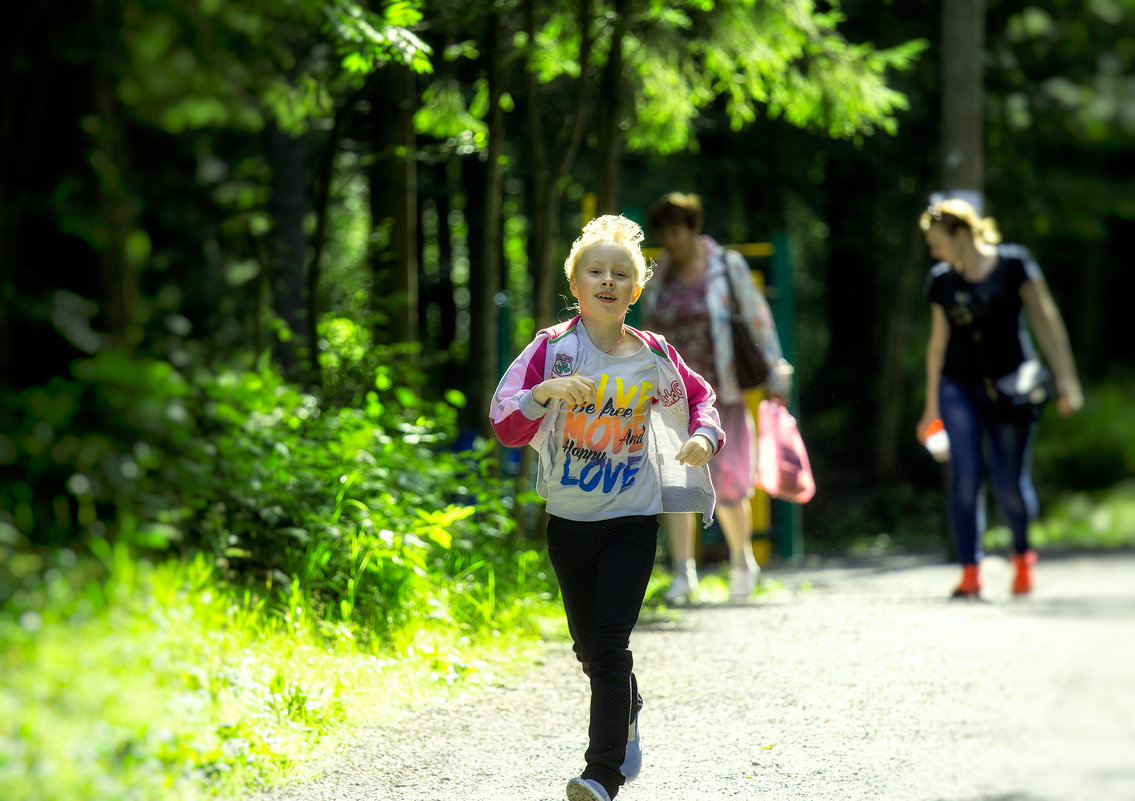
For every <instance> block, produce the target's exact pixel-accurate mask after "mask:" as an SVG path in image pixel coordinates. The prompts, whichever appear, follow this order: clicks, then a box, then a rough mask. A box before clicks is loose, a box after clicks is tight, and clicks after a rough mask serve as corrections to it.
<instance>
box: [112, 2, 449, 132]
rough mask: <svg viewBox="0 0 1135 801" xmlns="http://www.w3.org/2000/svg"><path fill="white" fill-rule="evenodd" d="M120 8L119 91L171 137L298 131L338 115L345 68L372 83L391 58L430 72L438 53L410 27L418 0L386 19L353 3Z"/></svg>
mask: <svg viewBox="0 0 1135 801" xmlns="http://www.w3.org/2000/svg"><path fill="white" fill-rule="evenodd" d="M121 10H122V15H123V19H124V23H125V24H124V25H123V26H122V29H121V37H122V45H123V49H124V53H125V57H124V62H123V63H122V64H121V65H119V66H118V68H117V71H118V72H120V80H119V86H118V94H119V96H120V98H121V99H122V101H123V102H124V103H125V104H126V106H127V107H129V108H130V109H132V110H133V112H134V113H135V114H137V115H138V116H139V117H140V118H142V119H144V120H147V121H149V122H151V123H153V124H155V125H157V126H159V127H161V128H162V129H163V130H166V131H169V132H171V133H178V132H181V131H185V130H196V129H201V128H222V127H234V128H243V129H246V130H259V129H260V128H261V127H262V126H263V125H264V123H265V121H266V120H272V121H275V122H276V123H277V124H278V125H279V126H280V127H281V128H283V129H285V130H288V131H292V132H296V133H298V132H301V131H303V130H304V129H306V127H307V124H308V121H309V120H311V119H314V118H318V117H325V116H327V115H328V114H329V113H330V112H331V108H332V103H331V95H330V90H331V88H332V85H333V83H334V82H335V81H336V80H337V79H338V78H340V74H339V71H340V70H342V72H343V73H345V74H346V76H348V77H350V76H365V75H368V74H370V73H372V72H374V71H375V70H376V69H379V68H381V67H382V66H383V65H384V64H387V63H390V62H392V61H397V62H401V63H404V64H406V65H407V66H409V67H411V68H412V69H414V70H415V71H417V72H428V71H429V70H430V69H431V65H430V62H429V55H430V51H429V48H428V47H427V46H426V45H425V43H424V42H422V41H421V40H420V39H419V38H418V37H417V36H416V35H415V34H414V33H413V32H412V31H410V30H409V28H410V27H412V26H414V25H416V24H418V23H419V22H420V20H421V12H420V11H419V5H418V2H416V0H399V2H394V3H389V4H387V5H386V6H385V7H384V9H383V11H382V12H374V11H371V10H369V9H368V8H367V7H366V6H364V5H362V4H359V3H356V2H351V0H332V2H326V1H325V0H297V1H296V2H290V3H277V2H265V1H264V0H259V1H258V2H233V0H212V1H211V2H208V3H196V2H187V0H151V1H150V2H137V1H135V2H124V3H123V4H122V9H121ZM313 31H318V32H319V34H318V35H317V36H316V37H314V38H313V36H312V32H313ZM328 46H329V47H330V50H331V51H333V52H334V53H335V54H336V55H337V56H339V58H340V63H339V64H338V65H336V64H334V63H332V62H331V61H329V59H328V55H329V52H328Z"/></svg>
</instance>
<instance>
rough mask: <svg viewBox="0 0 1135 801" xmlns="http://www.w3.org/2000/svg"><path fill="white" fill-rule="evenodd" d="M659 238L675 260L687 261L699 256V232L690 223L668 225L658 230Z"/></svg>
mask: <svg viewBox="0 0 1135 801" xmlns="http://www.w3.org/2000/svg"><path fill="white" fill-rule="evenodd" d="M658 240H659V241H660V242H661V243H662V247H664V248H665V249H666V252H667V253H669V254H670V258H672V259H674V260H675V261H678V262H686V261H690V260H692V259H693V258H694V257H696V256H697V252H698V234H697V231H695V230H694V229H693V228H690V227H689V226H688V225H681V224H673V225H667V226H665V227H664V228H662V230H660V231H659V232H658Z"/></svg>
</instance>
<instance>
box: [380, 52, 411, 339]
mask: <svg viewBox="0 0 1135 801" xmlns="http://www.w3.org/2000/svg"><path fill="white" fill-rule="evenodd" d="M416 105H417V93H416V85H415V80H414V73H413V71H412V70H411V69H410V68H409V67H406V66H405V65H402V64H396V63H392V64H390V65H388V66H387V67H385V68H384V69H383V79H382V80H380V81H379V83H378V91H377V93H376V97H375V102H374V109H375V111H374V117H373V121H374V125H373V137H374V138H373V143H374V149H375V152H376V153H377V154H378V155H377V157H376V158H375V163H374V168H373V170H372V171H371V182H370V189H371V218H372V225H374V226H375V227H376V228H377V227H379V226H381V225H382V224H383V223H384V222H385V221H389V222H390V241H389V245H388V247H387V248H386V250H385V251H378V250H377V249H376V250H374V251H372V253H371V269H372V270H373V271H374V284H373V286H372V288H371V296H372V299H373V301H374V302H375V304H376V306H378V307H381V306H382V303H381V301H387V302H390V304H391V306H390V307H389V309H388V310H389V312H390V325H389V337H384V336H383V332H382V331H380V330H376V332H375V336H376V340H378V341H382V340H383V339H387V338H389V339H391V340H393V341H394V342H416V341H417V335H418V250H417V241H418V233H417V210H418V197H417V195H418V187H417V142H416V140H415V138H414V126H413V122H414V109H415V107H416Z"/></svg>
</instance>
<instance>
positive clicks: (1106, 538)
mask: <svg viewBox="0 0 1135 801" xmlns="http://www.w3.org/2000/svg"><path fill="white" fill-rule="evenodd" d="M1029 540H1030V542H1031V544H1032V545H1033V547H1035V548H1037V549H1038V550H1043V549H1046V548H1050V549H1067V548H1090V549H1097V548H1099V549H1109V548H1131V547H1135V481H1125V482H1123V483H1120V484H1117V485H1116V486H1114V487H1112V488H1111V489H1110V490H1107V491H1106V492H1103V493H1087V492H1075V493H1068V494H1066V495H1063V496H1061V497H1059V498H1057V499H1056V500H1054V501H1053V502H1051V503H1050V504H1049V505H1048V508H1046V509H1044V510H1043V512H1042V515H1041V518H1040V520H1038V521H1036V522H1035V523H1033V524H1032V526H1031V527H1030V528H1029ZM1011 542H1012V535H1011V534H1010V533H1009V529H1008V528H1007V527H1006V526H1004V525H999V526H993V527H990V529H989V531H988V532H986V535H985V544H986V547H988V548H1001V549H1007V548H1009V546H1010V544H1011Z"/></svg>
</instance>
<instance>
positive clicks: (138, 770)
mask: <svg viewBox="0 0 1135 801" xmlns="http://www.w3.org/2000/svg"><path fill="white" fill-rule="evenodd" d="M115 561H116V565H117V566H116V567H115V569H113V570H112V571H111V576H110V578H109V579H107V580H105V581H103V582H101V583H100V584H98V585H97V587H96V585H93V584H92V583H91V582H89V581H77V582H75V584H74V586H71V584H70V583H69V582H68V577H67V576H65V575H63V574H59V575H57V576H56V577H55V578H54V582H53V585H52V587H51V590H50V592H49V595H50V600H49V601H48V602H47V603H45V604H43V605H42V606H41V607H40V608H39V609H37V610H34V611H33V610H30V609H25V610H24V611H22V612H20V613H18V615H16V616H13V615H0V642H3V645H2V646H0V676H2V678H0V787H3V788H4V794H3V796H4V798H5V800H6V801H24V800H25V799H26V801H33V799H34V801H57V800H58V801H63V800H64V799H66V801H74V799H115V800H116V801H117V800H118V799H139V800H140V801H141V799H146V800H147V801H150V800H151V799H156V798H162V799H167V798H179V799H195V798H204V797H209V796H217V795H222V796H223V795H227V794H231V793H234V792H237V791H238V790H239V788H243V787H248V786H256V785H263V784H267V783H271V782H273V781H275V780H277V779H279V778H280V777H281V776H283V775H284V774H285V773H286V774H287V775H288V776H289V778H294V777H296V776H297V775H303V773H304V766H305V765H307V764H314V762H315V761H317V760H318V758H319V755H320V753H323V752H326V751H327V749H329V748H332V747H333V746H334V744H335V743H336V742H338V741H339V739H340V738H342V737H344V736H347V735H348V734H349V732H350V731H351V730H352V729H353V728H354V727H355V726H358V725H362V724H368V723H369V724H372V723H376V722H381V721H382V720H383V719H384V718H386V717H388V716H389V715H392V714H395V713H396V712H397V711H398V710H400V709H406V708H409V707H412V706H413V705H414V704H416V703H418V702H420V701H422V700H425V699H427V698H430V697H436V695H437V694H438V693H439V692H445V691H447V688H466V687H470V686H473V685H476V684H478V683H480V682H488V681H495V680H497V679H498V678H499V677H500V675H501V674H502V673H504V672H507V671H509V670H511V669H513V668H511V667H510V664H511V661H510V660H512V659H514V658H515V656H516V655H517V654H518V653H523V652H524V651H525V650H526V649H530V648H533V647H535V646H536V644H537V643H538V641H539V639H540V638H541V637H559V636H563V631H562V626H561V625H560V624H559V622H558V618H557V617H556V616H555V614H554V613H555V612H557V611H558V610H556V608H555V607H554V606H553V605H552V603H551V601H550V600H545V601H544V602H540V603H532V604H528V605H527V606H528V608H527V609H526V610H524V611H523V614H522V616H517V617H516V618H514V620H515V621H517V622H518V623H522V625H516V626H514V627H512V628H510V629H502V630H490V631H485V632H482V633H481V634H480V635H478V633H470V632H469V631H468V630H467V629H463V628H462V627H461V626H459V625H456V624H453V625H451V624H447V623H446V622H445V621H444V620H443V619H442V618H443V617H444V616H441V615H439V616H437V618H436V619H434V620H432V621H429V620H427V621H426V622H424V623H423V624H420V625H414V626H407V627H405V628H402V629H399V630H397V631H395V632H393V636H392V638H391V640H390V642H389V643H387V644H385V645H383V647H382V650H381V651H378V650H374V648H373V647H372V646H360V644H359V642H358V641H357V638H356V637H355V636H354V633H353V632H352V631H351V630H350V629H348V628H347V627H345V626H343V627H340V628H339V629H338V630H337V631H336V632H331V636H328V635H329V632H328V630H327V628H326V627H325V626H324V627H317V626H316V625H315V623H316V621H313V620H312V619H311V617H310V616H309V615H308V613H307V612H306V611H305V610H304V609H303V608H290V609H289V610H287V611H286V612H284V613H274V612H270V611H269V609H268V608H267V607H266V605H265V604H264V603H263V602H262V601H259V600H257V598H256V596H255V595H253V594H252V593H250V592H247V591H244V592H241V591H236V590H233V589H230V588H226V587H224V586H223V585H222V584H221V583H220V582H218V581H217V579H216V578H215V576H214V575H213V570H212V567H211V564H210V563H209V562H208V561H207V560H205V559H203V558H199V559H196V560H193V561H191V562H188V563H182V562H169V563H165V564H160V565H157V566H151V565H148V564H146V563H145V562H131V561H130V560H129V559H128V558H125V557H124V558H120V559H116V560H115ZM92 587H96V588H95V589H92Z"/></svg>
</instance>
